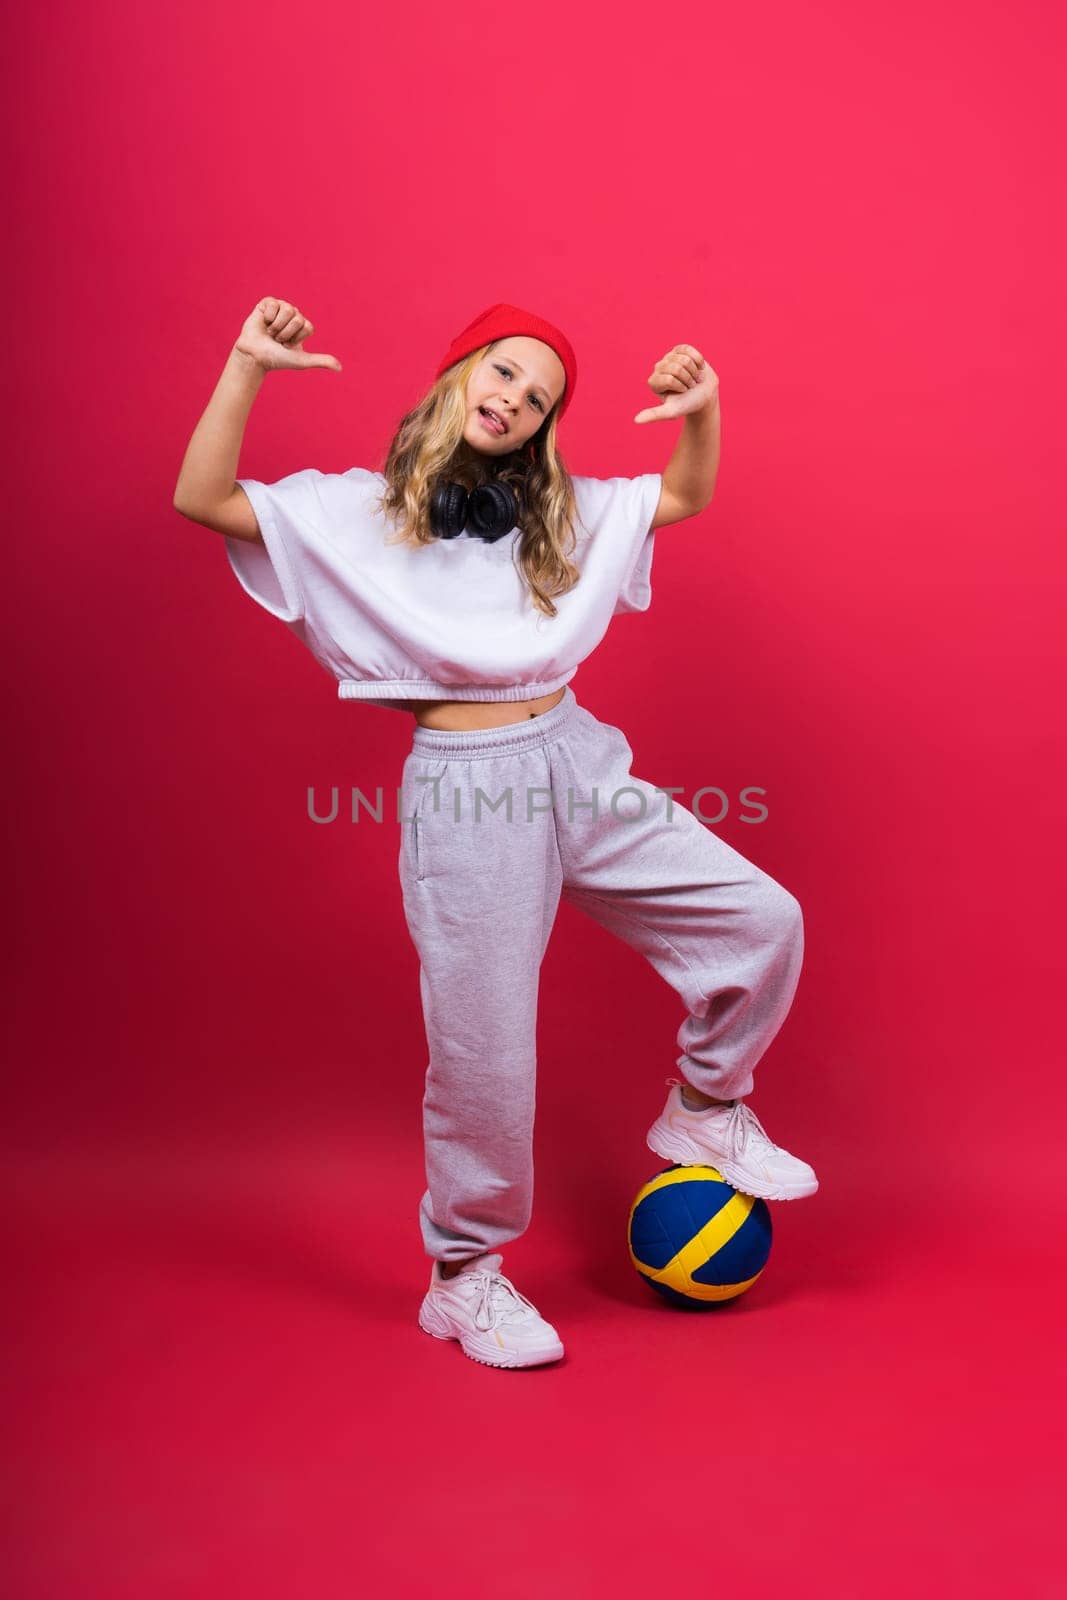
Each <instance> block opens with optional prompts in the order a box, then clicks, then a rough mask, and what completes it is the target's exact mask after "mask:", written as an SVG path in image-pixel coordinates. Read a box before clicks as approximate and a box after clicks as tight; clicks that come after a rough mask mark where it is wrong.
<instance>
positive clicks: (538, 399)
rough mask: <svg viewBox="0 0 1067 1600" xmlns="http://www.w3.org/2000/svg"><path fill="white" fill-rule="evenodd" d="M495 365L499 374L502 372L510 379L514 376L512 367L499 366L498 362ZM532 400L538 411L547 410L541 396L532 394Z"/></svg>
mask: <svg viewBox="0 0 1067 1600" xmlns="http://www.w3.org/2000/svg"><path fill="white" fill-rule="evenodd" d="M493 365H494V366H495V367H496V370H497V371H498V372H502V373H503V374H504V376H505V378H510V377H511V376H512V371H511V368H510V367H501V366H499V365H497V363H496V362H494V363H493ZM530 399H531V400H532V401H533V402H534V404H535V405H536V407H537V409H538V411H543V410H544V409H545V408H544V405H543V403H542V401H541V396H540V395H539V394H532V395H531V396H530Z"/></svg>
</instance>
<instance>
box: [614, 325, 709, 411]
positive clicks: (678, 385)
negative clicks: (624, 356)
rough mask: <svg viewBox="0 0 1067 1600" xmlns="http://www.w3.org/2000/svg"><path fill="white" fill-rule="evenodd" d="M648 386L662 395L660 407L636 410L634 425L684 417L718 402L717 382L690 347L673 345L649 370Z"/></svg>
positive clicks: (698, 353) (698, 354) (702, 360)
mask: <svg viewBox="0 0 1067 1600" xmlns="http://www.w3.org/2000/svg"><path fill="white" fill-rule="evenodd" d="M648 386H649V388H650V389H651V390H652V392H653V393H654V394H659V395H664V396H665V397H666V398H665V399H664V401H663V404H662V405H658V406H650V407H649V408H648V409H647V410H645V411H639V412H638V413H637V415H636V417H635V418H634V421H635V422H663V421H666V419H667V418H668V417H684V416H688V415H689V413H690V412H693V411H703V410H704V409H705V407H708V408H710V407H711V406H717V405H718V403H719V379H718V376H717V374H716V373H715V372H713V371H712V369H711V367H709V365H708V363H707V362H706V361H705V360H704V357H703V356H702V355H701V354H700V351H699V350H697V349H696V348H695V347H694V346H693V345H691V344H676V345H675V347H674V349H673V350H669V351H668V352H667V354H666V355H665V356H664V357H663V360H662V361H657V362H656V365H655V366H654V367H653V368H652V375H651V377H650V378H649V380H648Z"/></svg>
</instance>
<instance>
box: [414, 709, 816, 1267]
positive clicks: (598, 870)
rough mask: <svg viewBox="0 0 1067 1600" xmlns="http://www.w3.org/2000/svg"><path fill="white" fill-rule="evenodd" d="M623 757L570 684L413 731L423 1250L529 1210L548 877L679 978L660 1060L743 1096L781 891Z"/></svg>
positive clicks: (614, 734)
mask: <svg viewBox="0 0 1067 1600" xmlns="http://www.w3.org/2000/svg"><path fill="white" fill-rule="evenodd" d="M632 760H633V751H632V750H631V749H630V746H629V745H628V744H627V742H626V739H625V737H624V736H623V734H622V733H621V731H620V730H619V729H618V728H615V727H612V726H611V725H610V724H608V723H604V722H601V721H599V719H598V718H596V717H595V716H593V714H592V712H590V711H587V710H586V708H585V707H584V706H582V705H579V703H578V701H577V699H576V697H575V695H574V692H573V690H572V689H571V688H570V686H569V685H567V687H566V690H565V693H564V696H563V699H562V700H561V701H560V702H559V704H558V705H556V706H553V707H552V709H551V710H550V711H547V712H545V713H543V714H542V715H541V716H538V717H533V718H528V719H527V720H526V721H525V722H517V723H510V724H508V725H506V726H503V727H499V728H481V729H476V730H474V731H473V732H462V731H453V730H447V731H438V730H435V729H430V728H423V727H421V726H420V725H416V727H415V733H414V740H413V743H412V748H411V751H410V753H409V755H408V756H407V757H406V759H405V762H404V769H403V775H402V783H401V800H402V808H401V814H402V817H403V820H402V822H401V842H400V856H399V867H400V882H401V888H402V892H403V899H404V914H405V916H406V919H407V925H408V929H409V931H410V933H411V937H412V939H413V941H414V944H415V948H416V950H417V951H418V955H419V961H420V971H419V987H420V993H421V998H422V1010H423V1020H424V1022H425V1027H426V1040H427V1045H428V1047H429V1055H430V1059H429V1064H428V1067H427V1071H426V1089H425V1095H424V1097H423V1106H422V1110H423V1135H424V1140H425V1154H426V1179H427V1184H428V1187H427V1189H426V1192H425V1193H424V1195H423V1196H422V1199H421V1200H420V1202H419V1224H420V1227H421V1229H422V1237H423V1241H424V1244H425V1247H426V1251H427V1254H428V1255H430V1256H431V1257H437V1258H440V1259H441V1260H458V1259H460V1258H462V1257H466V1256H471V1255H476V1254H478V1253H479V1252H480V1251H484V1250H495V1249H498V1248H499V1247H500V1246H501V1245H503V1244H505V1243H507V1241H508V1240H510V1239H515V1238H517V1237H518V1236H519V1235H520V1234H521V1233H523V1232H524V1231H525V1229H526V1227H527V1225H528V1224H529V1221H530V1215H531V1209H532V1203H533V1124H534V1102H535V1078H536V1050H535V1033H536V1024H537V998H538V987H539V981H540V968H541V961H542V958H543V956H544V953H545V949H546V947H547V944H548V939H549V935H550V933H551V931H552V925H553V922H554V920H555V916H556V911H557V908H558V905H559V898H560V894H561V893H562V894H563V895H565V896H566V898H567V899H568V900H569V901H570V902H571V903H572V904H574V905H576V906H579V907H580V908H581V909H582V910H583V911H586V912H588V913H589V915H590V916H591V917H593V918H594V919H595V920H596V921H597V922H599V923H601V924H603V926H604V927H606V928H609V929H610V930H611V931H612V933H616V934H618V935H619V937H620V938H621V939H625V940H626V942H627V943H628V944H630V945H633V946H634V947H635V948H636V949H638V950H640V951H641V953H642V954H643V955H645V956H647V957H648V960H649V961H650V962H651V963H652V965H653V967H655V969H656V971H657V972H659V973H660V974H661V976H662V977H664V978H665V979H666V980H667V982H668V983H669V984H670V985H671V987H672V988H673V989H675V990H676V991H677V993H678V995H679V996H680V997H681V1000H682V1003H683V1004H684V1006H685V1008H686V1013H687V1014H686V1017H685V1020H684V1021H683V1022H682V1024H681V1027H680V1029H679V1031H678V1036H677V1043H678V1046H679V1048H680V1050H681V1052H682V1053H681V1055H680V1056H678V1057H677V1066H678V1068H679V1071H680V1075H681V1076H682V1077H683V1078H685V1079H687V1080H688V1081H689V1082H690V1083H692V1084H694V1085H695V1086H696V1087H697V1088H698V1089H703V1090H704V1092H705V1093H706V1094H709V1095H714V1096H716V1097H717V1098H718V1099H732V1098H734V1097H735V1096H736V1097H741V1096H744V1095H747V1094H748V1093H749V1092H750V1090H751V1089H752V1069H753V1067H754V1066H755V1065H756V1062H757V1061H758V1060H759V1058H760V1056H761V1055H762V1054H763V1052H764V1051H765V1050H766V1048H767V1046H768V1045H769V1044H770V1042H771V1040H772V1039H773V1038H774V1036H775V1034H776V1033H777V1032H778V1030H779V1028H780V1027H781V1025H782V1023H783V1021H784V1020H785V1017H786V1014H787V1012H788V1010H789V1007H790V1005H791V1004H792V1000H793V995H794V993H795V991H796V987H797V983H798V981H799V978H800V967H801V962H802V960H803V948H804V932H803V917H802V913H801V908H800V905H799V902H798V901H797V900H796V899H795V898H794V896H793V895H791V894H790V893H789V892H788V890H786V889H784V888H782V886H781V885H780V884H778V883H777V882H776V881H775V880H774V879H773V878H771V877H769V876H768V875H767V873H765V872H762V871H761V870H760V869H759V868H758V867H756V866H753V864H752V863H751V862H750V861H747V860H746V859H745V857H744V856H742V855H740V854H739V853H738V852H737V851H736V850H734V849H731V847H730V846H729V845H728V844H725V843H724V842H723V840H722V839H720V838H719V837H718V836H717V835H716V834H715V833H713V832H711V831H710V829H709V828H708V826H707V825H706V824H705V823H702V822H701V821H699V819H698V818H697V817H696V816H695V815H694V814H693V812H692V811H690V810H689V809H688V808H687V807H686V806H685V805H684V804H683V803H682V801H681V799H680V797H679V796H678V795H668V794H664V793H662V792H661V791H659V790H657V788H656V787H655V785H653V784H652V783H649V782H646V781H645V780H644V779H642V778H635V777H634V776H633V774H632V773H631V771H630V764H631V762H632ZM617 1021H618V1023H619V1025H620V1026H624V1016H623V1012H622V1011H620V1013H619V1015H618V1018H617ZM613 1048H614V1047H613ZM654 1081H659V1080H654ZM655 1109H656V1111H658V1110H659V1107H658V1105H657V1106H656V1108H655ZM649 1120H650V1121H651V1120H652V1119H651V1117H650V1119H649ZM643 1131H644V1130H642V1133H643Z"/></svg>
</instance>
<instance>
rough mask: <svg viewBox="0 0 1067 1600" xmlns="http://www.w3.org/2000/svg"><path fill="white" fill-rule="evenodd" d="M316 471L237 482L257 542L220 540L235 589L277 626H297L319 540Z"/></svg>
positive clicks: (318, 475) (320, 515)
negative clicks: (278, 622)
mask: <svg viewBox="0 0 1067 1600" xmlns="http://www.w3.org/2000/svg"><path fill="white" fill-rule="evenodd" d="M323 477H324V474H323V473H321V472H320V471H319V470H318V468H317V467H305V468H304V470H303V471H302V472H293V473H290V475H289V476H288V477H287V478H279V479H278V481H277V483H260V482H258V481H257V480H256V479H255V478H238V479H237V483H238V485H239V486H240V488H242V489H243V490H244V492H245V494H246V495H247V496H248V499H249V501H250V503H251V506H252V510H253V511H254V512H255V514H256V521H257V522H258V523H259V531H260V534H261V535H262V539H263V542H262V544H261V543H260V542H259V540H250V539H235V538H234V537H233V536H232V535H230V534H227V535H226V536H225V544H226V554H227V556H228V558H229V562H230V566H231V567H232V568H233V571H234V573H235V575H236V577H237V579H238V581H239V582H240V584H241V587H242V588H243V589H244V590H245V591H246V592H247V593H248V594H250V595H251V596H252V599H253V600H256V601H258V603H259V604H260V605H261V606H263V608H264V609H265V610H266V611H269V612H270V614H271V615H272V616H274V617H278V618H279V619H280V620H281V621H282V622H288V623H290V624H292V623H295V622H299V621H300V620H301V619H302V618H303V616H304V614H305V608H306V597H305V576H304V575H305V571H306V569H307V566H308V564H309V562H311V561H313V560H314V557H315V552H316V550H317V548H318V547H319V545H320V543H321V540H322V522H323V510H322V501H321V499H320V495H319V482H320V480H321V479H322V478H323Z"/></svg>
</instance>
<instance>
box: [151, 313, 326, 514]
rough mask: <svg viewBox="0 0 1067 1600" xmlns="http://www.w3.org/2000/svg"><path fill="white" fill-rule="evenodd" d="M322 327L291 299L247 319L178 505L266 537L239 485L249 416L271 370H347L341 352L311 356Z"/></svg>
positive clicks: (200, 427) (183, 477) (202, 425)
mask: <svg viewBox="0 0 1067 1600" xmlns="http://www.w3.org/2000/svg"><path fill="white" fill-rule="evenodd" d="M314 331H315V325H314V323H312V322H309V321H308V319H307V318H306V317H304V316H302V315H301V313H300V311H299V310H298V309H297V308H296V306H294V305H290V303H289V302H288V301H287V300H276V299H273V298H271V297H268V298H266V299H264V300H261V301H260V302H259V304H258V305H257V306H256V308H255V310H254V311H253V312H252V313H251V315H250V316H249V317H248V318H247V319H246V321H245V324H244V326H243V328H242V329H241V331H240V333H239V334H238V336H237V339H236V341H235V342H234V346H233V349H232V350H231V351H230V354H229V356H228V357H227V360H226V365H225V366H224V367H223V369H222V375H221V376H220V378H219V381H218V383H217V384H216V385H215V392H214V394H213V395H212V396H211V399H210V400H209V401H208V404H207V407H206V409H205V411H204V414H203V416H202V417H201V418H200V421H199V422H198V423H197V425H196V427H195V429H194V430H193V436H192V438H191V439H190V441H189V446H188V449H187V450H186V452H185V459H184V460H183V461H182V466H181V471H180V472H179V474H178V482H177V486H176V487H175V490H174V509H175V510H176V511H179V512H180V513H181V515H182V516H183V517H188V518H189V520H190V522H199V523H201V524H202V525H203V526H204V527H206V528H214V529H215V530H216V531H217V532H219V533H227V534H231V535H232V536H233V537H234V538H235V539H248V540H257V539H260V538H261V535H260V531H259V524H258V522H257V521H256V515H255V512H254V511H253V510H252V507H251V505H250V503H249V500H248V496H247V495H246V494H245V492H244V490H243V489H241V488H239V487H238V486H237V483H236V481H235V480H236V478H237V464H238V460H239V458H240V454H241V441H242V439H243V438H244V431H245V426H246V424H247V422H248V414H249V412H250V411H251V409H252V402H253V400H254V399H255V398H256V395H257V394H258V393H259V386H260V384H261V383H262V382H263V378H264V376H265V374H266V373H268V372H272V371H279V370H284V369H286V368H288V369H290V370H296V371H303V370H305V369H307V368H310V367H330V368H331V369H332V370H333V371H334V372H340V371H341V370H342V369H341V363H340V362H339V361H338V360H337V358H336V356H329V355H309V354H308V353H307V352H305V351H303V350H301V349H300V348H299V347H300V345H301V344H302V343H303V341H304V340H305V339H306V338H307V337H308V336H309V335H310V334H312V333H314Z"/></svg>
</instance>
